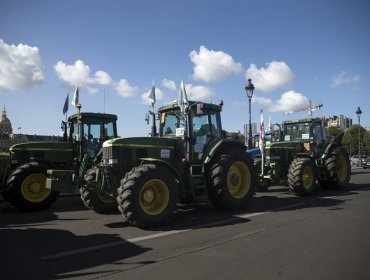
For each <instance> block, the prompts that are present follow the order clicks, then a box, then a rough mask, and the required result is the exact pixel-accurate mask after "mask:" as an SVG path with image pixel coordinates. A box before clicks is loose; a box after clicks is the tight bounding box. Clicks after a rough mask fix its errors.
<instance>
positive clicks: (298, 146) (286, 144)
mask: <svg viewBox="0 0 370 280" xmlns="http://www.w3.org/2000/svg"><path fill="white" fill-rule="evenodd" d="M303 145H304V143H303V142H301V141H282V142H274V143H270V144H268V145H266V150H271V149H294V150H302V147H303Z"/></svg>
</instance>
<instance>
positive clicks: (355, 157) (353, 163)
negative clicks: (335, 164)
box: [349, 155, 358, 166]
mask: <svg viewBox="0 0 370 280" xmlns="http://www.w3.org/2000/svg"><path fill="white" fill-rule="evenodd" d="M349 160H350V162H351V166H357V164H358V155H353V156H351V157H350V158H349Z"/></svg>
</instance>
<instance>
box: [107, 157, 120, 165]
mask: <svg viewBox="0 0 370 280" xmlns="http://www.w3.org/2000/svg"><path fill="white" fill-rule="evenodd" d="M108 163H109V164H110V165H113V164H118V159H116V158H110V159H109V160H108Z"/></svg>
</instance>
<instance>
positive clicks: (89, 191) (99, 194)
mask: <svg viewBox="0 0 370 280" xmlns="http://www.w3.org/2000/svg"><path fill="white" fill-rule="evenodd" d="M96 173H97V169H96V168H92V169H89V170H88V171H87V172H86V174H85V176H84V179H85V181H86V185H88V186H85V185H84V186H82V187H81V188H80V194H81V199H82V202H83V203H84V204H85V206H86V207H87V208H89V209H91V210H93V211H95V212H96V213H99V214H108V213H113V212H116V211H117V202H116V199H115V198H113V197H112V196H110V195H109V194H107V193H105V192H104V191H103V190H101V188H100V187H99V184H98V183H96V184H94V188H91V185H92V182H94V181H95V178H96Z"/></svg>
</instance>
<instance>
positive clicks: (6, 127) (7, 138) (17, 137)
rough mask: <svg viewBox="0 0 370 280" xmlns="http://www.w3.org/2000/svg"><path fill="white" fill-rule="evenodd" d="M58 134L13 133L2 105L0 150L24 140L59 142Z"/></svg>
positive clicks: (6, 149) (7, 148) (24, 141)
mask: <svg viewBox="0 0 370 280" xmlns="http://www.w3.org/2000/svg"><path fill="white" fill-rule="evenodd" d="M61 139H62V138H61V137H59V136H48V135H36V134H34V135H29V134H21V133H18V134H13V128H12V123H11V121H10V120H9V119H8V117H7V114H6V109H5V106H4V109H3V112H2V115H1V120H0V151H8V150H9V148H10V147H11V146H13V145H14V144H18V143H26V142H59V141H61Z"/></svg>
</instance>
